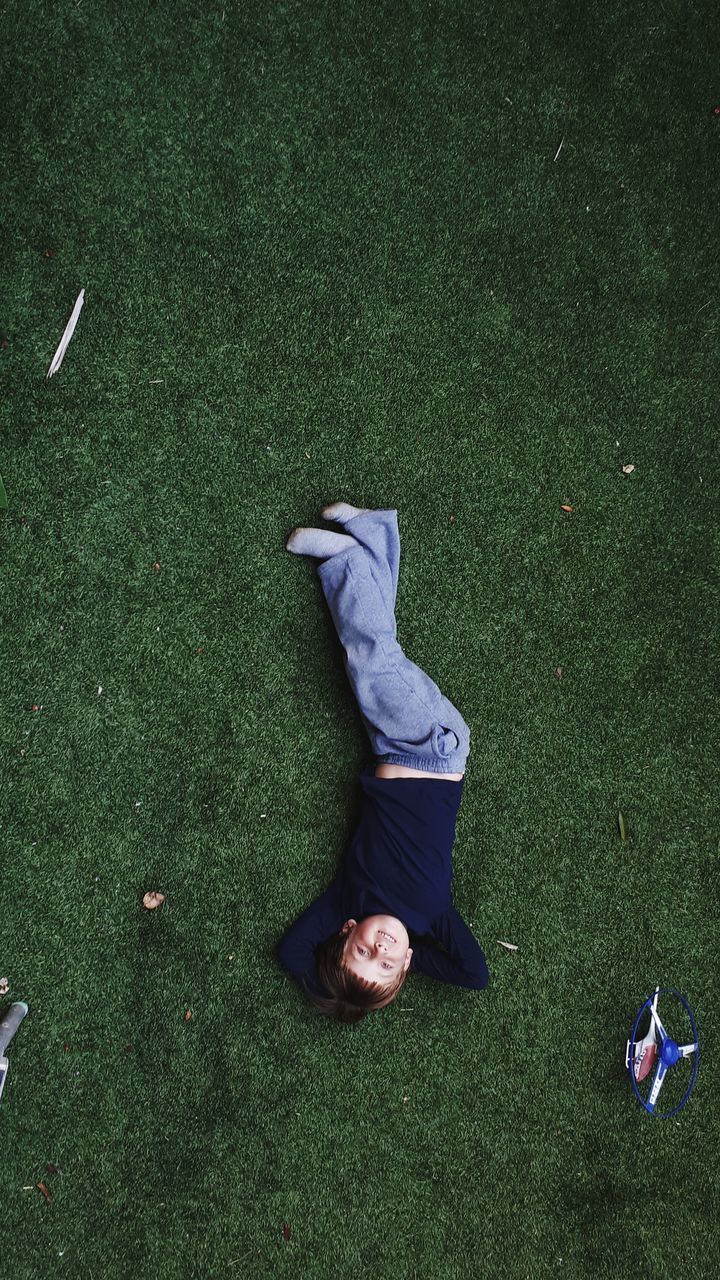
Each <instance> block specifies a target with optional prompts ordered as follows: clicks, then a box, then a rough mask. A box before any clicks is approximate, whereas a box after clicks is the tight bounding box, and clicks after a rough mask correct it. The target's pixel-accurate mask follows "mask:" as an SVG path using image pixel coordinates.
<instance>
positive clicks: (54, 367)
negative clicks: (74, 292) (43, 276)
mask: <svg viewBox="0 0 720 1280" xmlns="http://www.w3.org/2000/svg"><path fill="white" fill-rule="evenodd" d="M84 301H85V290H84V289H81V290H80V292H79V294H78V296H77V300H76V302H75V306H74V307H73V312H72V315H71V317H70V319H69V320H68V322H67V324H66V326H65V332H64V334H63V336H62V338H61V339H60V345H59V347H58V349H57V351H56V352H55V355H54V356H53V358H52V362H51V364H50V368H49V369H48V371H47V373H46V375H45V377H46V378H52V376H53V374H54V373H57V371H58V369H59V368H60V365H61V364H62V362H63V356H64V355H65V352H66V351H67V349H68V343H69V341H70V339H71V338H72V336H73V334H74V332H75V325H76V324H77V322H78V318H79V316H80V312H81V311H82V307H83V303H84Z"/></svg>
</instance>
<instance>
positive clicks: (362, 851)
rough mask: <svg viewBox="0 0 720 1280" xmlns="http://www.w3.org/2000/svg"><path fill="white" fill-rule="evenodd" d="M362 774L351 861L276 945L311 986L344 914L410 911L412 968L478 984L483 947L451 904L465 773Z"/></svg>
mask: <svg viewBox="0 0 720 1280" xmlns="http://www.w3.org/2000/svg"><path fill="white" fill-rule="evenodd" d="M374 775H375V764H374V763H373V764H372V765H368V767H367V768H366V769H363V770H362V772H361V774H360V786H361V787H362V790H363V793H364V794H363V806H362V813H361V817H360V821H359V823H358V826H357V828H356V830H355V834H354V835H353V838H352V841H351V843H350V846H349V848H348V851H347V853H346V856H345V861H344V864H343V866H342V868H341V870H340V871H339V872H338V874H337V876H336V877H335V879H334V880H333V882H332V884H331V885H330V887H329V889H326V890H325V893H323V894H321V895H320V897H319V898H316V899H315V901H314V902H313V903H312V905H311V906H310V907H308V909H307V911H304V912H303V914H302V915H301V916H300V918H299V919H298V920H296V921H295V923H294V924H293V925H291V927H290V928H289V929H288V931H287V933H285V935H284V936H283V938H282V939H281V941H280V943H279V945H278V951H277V954H278V959H279V960H280V963H281V964H282V965H283V966H284V968H286V969H287V970H288V972H289V973H290V974H292V976H293V977H294V978H296V979H297V980H298V981H301V980H302V979H303V978H304V979H305V981H306V982H307V984H308V986H309V987H310V989H311V990H313V991H315V992H317V993H318V994H320V995H327V994H328V993H327V992H326V991H325V990H324V988H323V987H322V986H321V984H320V982H319V979H318V976H317V970H316V966H315V955H314V952H315V947H316V946H317V944H318V943H319V942H324V941H325V939H326V938H329V937H330V935H331V934H333V933H337V932H339V930H340V929H341V928H342V926H343V924H344V923H345V921H346V920H349V919H350V918H353V919H355V920H363V919H364V918H365V916H372V915H378V914H383V915H385V914H387V915H391V916H396V917H397V918H398V919H399V920H402V922H403V924H404V925H405V928H406V929H407V931H408V935H409V937H410V946H411V947H412V949H413V955H412V959H411V961H410V969H409V972H410V973H424V974H427V976H428V977H430V978H437V979H438V980H439V981H440V982H451V983H453V984H454V985H455V986H458V987H471V988H474V989H475V990H479V989H480V988H482V987H485V986H487V981H488V971H487V965H486V963H485V956H484V955H483V953H482V951H481V950H480V947H479V946H478V944H477V942H476V941H475V938H474V937H473V935H472V933H471V932H470V930H469V929H468V926H467V925H466V924H465V921H464V920H463V918H462V916H461V915H460V914H459V913H458V912H457V911H456V909H455V907H454V906H453V901H452V893H451V887H450V882H451V879H452V857H451V855H452V847H453V842H454V840H455V822H456V819H457V814H458V810H459V808H460V801H461V799H462V793H463V787H464V785H465V780H464V779H462V780H461V781H460V782H450V781H448V780H447V779H445V778H440V779H435V778H422V777H420V778H407V777H405V778H376V777H375V776H374Z"/></svg>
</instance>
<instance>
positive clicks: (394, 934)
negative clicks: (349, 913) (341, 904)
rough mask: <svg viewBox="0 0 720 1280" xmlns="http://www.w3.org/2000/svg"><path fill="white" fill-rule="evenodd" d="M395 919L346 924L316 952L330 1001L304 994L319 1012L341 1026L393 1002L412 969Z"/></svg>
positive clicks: (406, 939)
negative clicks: (334, 1018)
mask: <svg viewBox="0 0 720 1280" xmlns="http://www.w3.org/2000/svg"><path fill="white" fill-rule="evenodd" d="M409 944H410V938H409V937H408V931H407V929H406V928H405V925H404V924H403V922H402V920H398V918H397V916H388V915H376V916H365V918H364V919H363V920H361V921H360V922H359V923H358V921H357V920H354V919H352V918H351V919H349V920H346V921H345V923H344V925H343V926H342V928H341V929H340V930H339V932H338V933H334V934H332V935H331V937H329V938H326V939H325V941H324V942H321V943H320V944H319V946H318V947H317V948H316V950H315V956H316V962H317V973H318V978H319V980H320V982H321V983H322V985H323V987H325V989H326V991H329V992H330V997H329V998H328V999H326V998H323V997H320V996H315V995H312V994H311V993H310V992H308V995H309V998H310V1001H311V1003H312V1004H313V1005H314V1006H315V1008H316V1009H318V1010H319V1011H320V1012H321V1013H324V1014H327V1015H329V1016H330V1017H336V1018H338V1019H339V1020H340V1021H341V1022H359V1021H360V1019H361V1018H364V1017H365V1015H366V1014H367V1013H370V1012H371V1011H372V1010H375V1009H383V1008H384V1007H385V1005H386V1004H389V1003H390V1001H391V1000H394V999H395V996H396V995H397V993H398V991H399V990H400V988H401V986H402V985H403V983H404V981H405V975H406V974H407V971H408V969H409V967H410V961H411V959H412V948H411V947H410V945H409Z"/></svg>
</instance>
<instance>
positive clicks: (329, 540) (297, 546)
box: [285, 529, 360, 560]
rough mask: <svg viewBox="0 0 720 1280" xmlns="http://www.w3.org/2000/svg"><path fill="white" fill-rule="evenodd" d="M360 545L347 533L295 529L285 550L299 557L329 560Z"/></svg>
mask: <svg viewBox="0 0 720 1280" xmlns="http://www.w3.org/2000/svg"><path fill="white" fill-rule="evenodd" d="M359 545H360V544H359V543H358V542H356V541H355V539H354V538H351V537H349V536H348V535H347V534H345V533H331V531H330V530H329V529H294V530H293V532H292V533H291V534H290V537H289V538H288V540H287V542H286V543H285V548H286V550H287V551H293V552H295V554H296V555H298V556H317V557H318V559H321V560H327V559H329V557H330V556H336V555H339V554H340V552H341V551H349V550H350V548H351V547H357V546H359Z"/></svg>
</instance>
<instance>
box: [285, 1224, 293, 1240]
mask: <svg viewBox="0 0 720 1280" xmlns="http://www.w3.org/2000/svg"><path fill="white" fill-rule="evenodd" d="M283 1235H284V1237H285V1239H286V1240H289V1239H290V1238H291V1236H292V1231H291V1230H290V1227H289V1226H288V1224H287V1222H283Z"/></svg>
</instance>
